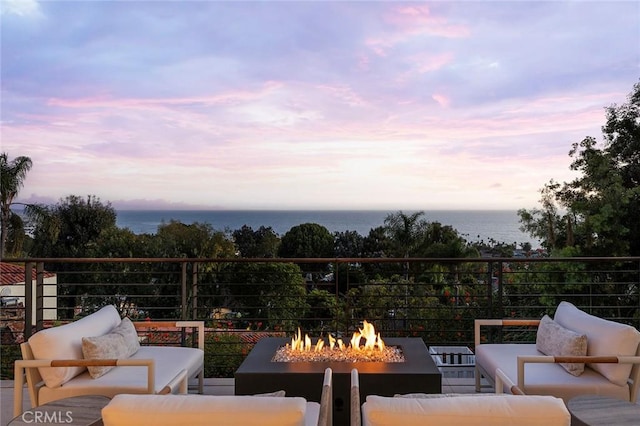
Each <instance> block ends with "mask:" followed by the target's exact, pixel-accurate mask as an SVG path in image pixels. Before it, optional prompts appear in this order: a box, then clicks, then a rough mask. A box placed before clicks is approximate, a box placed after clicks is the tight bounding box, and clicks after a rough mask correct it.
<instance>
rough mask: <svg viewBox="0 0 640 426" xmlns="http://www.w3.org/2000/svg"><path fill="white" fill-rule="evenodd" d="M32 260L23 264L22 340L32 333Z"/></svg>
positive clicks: (33, 265)
mask: <svg viewBox="0 0 640 426" xmlns="http://www.w3.org/2000/svg"><path fill="white" fill-rule="evenodd" d="M34 267H35V264H34V263H33V262H26V263H25V264H24V307H23V308H24V340H25V341H26V340H27V339H28V338H29V337H31V334H32V333H33V307H34V306H35V304H34V303H33V269H34Z"/></svg>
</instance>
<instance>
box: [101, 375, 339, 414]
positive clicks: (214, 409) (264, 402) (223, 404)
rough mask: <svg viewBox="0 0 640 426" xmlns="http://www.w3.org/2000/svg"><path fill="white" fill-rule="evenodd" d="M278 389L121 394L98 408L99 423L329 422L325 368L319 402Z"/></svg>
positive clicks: (329, 383) (329, 397) (329, 379)
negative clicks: (254, 392) (242, 392)
mask: <svg viewBox="0 0 640 426" xmlns="http://www.w3.org/2000/svg"><path fill="white" fill-rule="evenodd" d="M319 385H320V383H318V386H319ZM309 386H313V383H310V384H309ZM280 393H282V394H283V393H284V392H274V394H273V395H268V396H267V395H260V396H257V395H254V396H251V395H236V396H214V395H125V394H120V395H116V396H115V397H114V398H113V399H112V400H111V402H109V404H108V405H107V406H106V407H104V408H103V409H102V421H103V423H104V426H138V425H154V426H182V425H189V426H205V425H212V424H224V425H225V426H252V425H260V426H331V424H332V421H331V413H332V371H331V369H330V368H327V369H326V370H325V374H324V382H323V383H322V397H321V400H320V403H317V402H311V401H307V400H305V399H304V398H299V397H287V396H280V395H278V394H280ZM274 395H275V396H274Z"/></svg>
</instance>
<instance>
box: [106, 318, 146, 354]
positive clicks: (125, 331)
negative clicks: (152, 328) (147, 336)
mask: <svg viewBox="0 0 640 426" xmlns="http://www.w3.org/2000/svg"><path fill="white" fill-rule="evenodd" d="M110 334H119V335H121V336H122V339H123V343H124V345H125V346H126V349H127V351H126V353H127V357H130V356H132V355H133V354H135V353H136V352H138V349H140V339H138V332H137V331H136V327H135V326H134V325H133V323H132V322H131V320H130V319H129V318H127V317H125V318H123V319H122V321H121V322H120V325H118V326H117V327H116V328H114V329H113V330H111V332H110Z"/></svg>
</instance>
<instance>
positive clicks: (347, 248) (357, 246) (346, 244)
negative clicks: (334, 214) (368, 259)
mask: <svg viewBox="0 0 640 426" xmlns="http://www.w3.org/2000/svg"><path fill="white" fill-rule="evenodd" d="M333 236H334V241H335V251H334V254H335V256H336V257H361V256H362V248H363V243H364V238H362V235H360V234H358V232H357V231H345V232H335V233H334V234H333Z"/></svg>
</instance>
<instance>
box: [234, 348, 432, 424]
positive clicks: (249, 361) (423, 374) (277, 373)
mask: <svg viewBox="0 0 640 426" xmlns="http://www.w3.org/2000/svg"><path fill="white" fill-rule="evenodd" d="M290 341H291V339H287V338H279V337H265V338H262V339H260V341H259V342H258V343H257V344H256V345H255V347H254V348H253V350H252V351H251V352H250V353H249V355H248V356H247V358H246V359H245V360H244V362H243V363H242V365H240V367H239V368H238V370H237V371H236V373H235V393H236V395H251V394H256V393H267V392H274V391H278V390H284V391H286V395H287V396H300V397H303V398H305V399H307V400H308V401H316V402H320V395H321V393H322V381H323V378H324V370H325V369H326V368H327V367H330V368H331V369H332V370H333V422H334V425H336V426H340V425H348V424H349V394H350V388H351V383H350V381H351V370H352V369H354V368H356V369H358V373H359V377H360V399H361V401H362V402H364V401H365V399H366V396H367V395H382V396H393V395H395V394H404V393H416V392H422V393H441V392H442V374H441V373H440V371H439V370H438V368H437V367H436V365H435V363H434V362H433V359H432V358H431V356H430V355H429V351H428V350H427V346H426V345H425V344H424V342H423V341H422V339H420V338H400V337H399V338H385V339H384V342H385V344H386V345H387V346H395V347H398V348H400V349H401V350H402V353H403V355H404V358H405V361H404V362H391V363H386V362H333V361H332V362H274V361H272V359H273V357H274V355H275V353H276V351H277V350H278V348H280V347H282V346H284V345H285V344H287V343H289V342H290Z"/></svg>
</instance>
